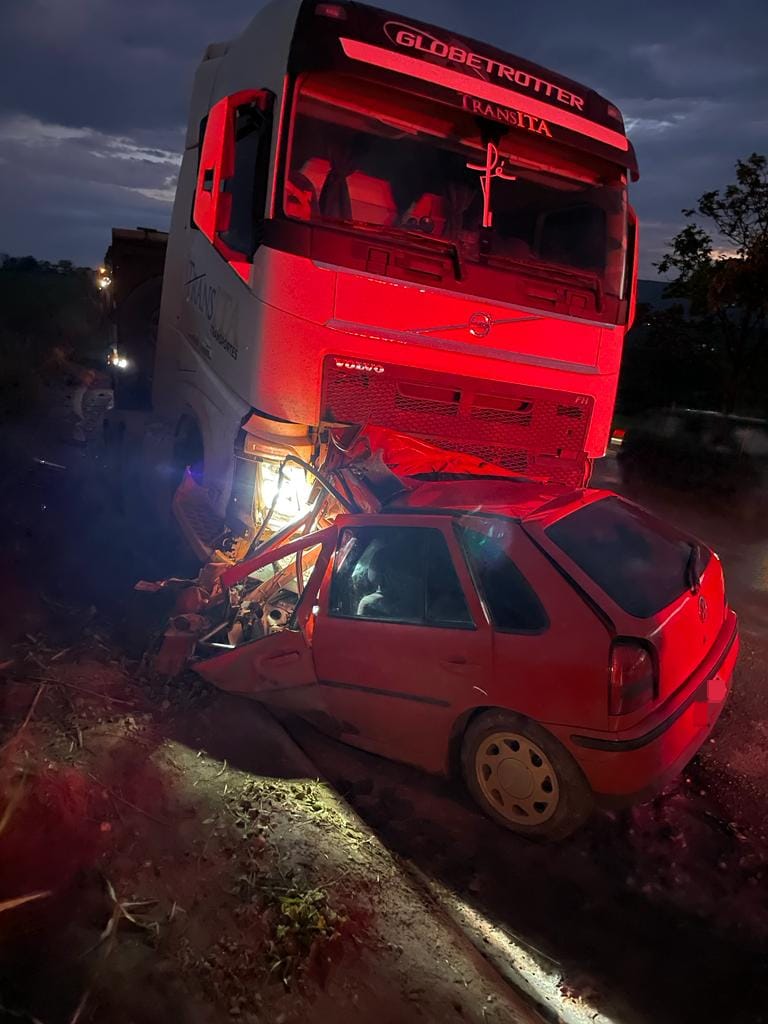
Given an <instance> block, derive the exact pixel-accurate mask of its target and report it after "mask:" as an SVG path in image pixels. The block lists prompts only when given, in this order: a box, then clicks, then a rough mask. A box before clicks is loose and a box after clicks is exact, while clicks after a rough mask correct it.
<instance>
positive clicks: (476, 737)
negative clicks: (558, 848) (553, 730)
mask: <svg viewBox="0 0 768 1024" xmlns="http://www.w3.org/2000/svg"><path fill="white" fill-rule="evenodd" d="M502 765H503V767H502ZM461 768H462V774H463V776H464V782H465V784H466V786H467V789H468V790H469V792H470V794H471V796H472V798H473V799H474V801H475V802H476V803H477V804H478V805H479V807H480V808H481V809H482V810H483V811H484V812H485V814H487V815H488V817H489V818H492V819H493V820H494V821H496V822H498V824H500V825H503V826H504V827H505V828H508V829H510V830H511V831H513V832H517V833H518V834H519V835H523V836H527V837H528V838H529V839H539V840H549V841H553V840H558V839H565V837H566V836H569V835H571V833H573V832H575V831H576V830H577V829H578V828H580V827H581V826H582V825H583V824H584V823H585V822H586V821H587V819H588V818H589V817H590V815H591V813H592V810H593V808H594V801H593V796H592V791H591V789H590V788H589V784H588V783H587V781H586V779H585V778H584V775H583V774H582V771H581V769H580V768H579V766H578V765H577V764H576V762H575V761H574V759H573V758H572V757H571V755H570V754H569V753H568V751H567V750H566V749H565V748H564V747H563V746H562V745H561V744H560V743H558V741H557V740H556V739H555V738H554V736H552V735H551V734H550V733H548V732H547V731H546V729H543V728H542V727H541V726H540V725H537V724H536V723H535V722H532V721H531V720H530V719H528V718H524V717H523V716H522V715H516V714H514V713H513V712H511V711H501V710H499V711H486V712H483V713H482V714H481V715H478V716H477V718H474V719H473V720H472V721H471V722H470V724H469V726H468V728H467V731H466V732H465V734H464V738H463V742H462V748H461Z"/></svg>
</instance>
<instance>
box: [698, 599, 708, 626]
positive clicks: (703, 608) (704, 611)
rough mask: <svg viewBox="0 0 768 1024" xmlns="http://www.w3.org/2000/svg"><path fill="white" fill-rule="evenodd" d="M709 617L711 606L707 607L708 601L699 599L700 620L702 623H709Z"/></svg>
mask: <svg viewBox="0 0 768 1024" xmlns="http://www.w3.org/2000/svg"><path fill="white" fill-rule="evenodd" d="M708 615H709V606H708V605H707V602H706V599H705V598H703V597H700V598H699V618H700V619H701V621H702V622H706V621H707V616H708Z"/></svg>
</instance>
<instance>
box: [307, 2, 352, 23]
mask: <svg viewBox="0 0 768 1024" xmlns="http://www.w3.org/2000/svg"><path fill="white" fill-rule="evenodd" d="M315 14H319V15H320V17H321V18H334V19H335V20H336V21H346V20H347V12H346V11H345V10H344V8H343V7H342V6H341V4H318V5H317V7H316V8H315Z"/></svg>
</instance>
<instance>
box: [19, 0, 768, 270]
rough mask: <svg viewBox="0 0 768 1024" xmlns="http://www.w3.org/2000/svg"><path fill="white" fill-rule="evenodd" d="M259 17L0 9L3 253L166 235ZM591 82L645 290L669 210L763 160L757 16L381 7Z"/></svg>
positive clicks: (185, 11) (682, 5) (35, 0)
mask: <svg viewBox="0 0 768 1024" xmlns="http://www.w3.org/2000/svg"><path fill="white" fill-rule="evenodd" d="M259 6H261V5H260V2H259V0H0V252H10V253H13V254H16V255H23V254H26V253H32V254H33V255H35V256H38V257H41V258H47V259H63V258H67V259H73V260H74V261H76V262H78V263H82V264H97V263H98V262H99V261H100V259H101V257H102V255H103V252H104V249H105V248H106V245H107V243H108V240H109V229H110V227H111V226H112V225H114V224H120V225H126V226H134V225H137V224H141V225H146V226H158V227H165V226H166V225H167V222H168V217H169V215H170V204H171V200H172V197H173V187H174V180H175V175H176V170H177V162H178V157H177V154H178V152H179V150H180V147H181V144H182V132H183V126H184V123H185V120H186V105H187V95H188V92H189V88H190V83H191V79H192V74H193V71H194V68H195V65H196V63H197V61H198V60H199V58H200V56H201V54H202V52H203V49H204V47H205V45H206V44H207V43H208V42H210V41H213V40H221V39H226V38H229V37H230V36H232V35H234V34H236V33H237V32H238V31H239V30H240V29H241V28H242V26H243V25H245V24H246V23H247V21H248V20H249V18H250V17H251V16H252V15H253V13H254V12H255V11H256V10H257V9H258V8H259ZM381 6H384V7H387V8H390V9H392V10H396V11H401V12H403V13H405V14H410V15H411V16H412V17H420V18H422V19H423V20H425V21H431V22H436V23H439V24H444V25H445V26H446V27H452V28H455V29H456V30H457V31H459V32H464V33H465V34H467V35H471V36H475V37H476V38H479V39H487V40H489V41H492V42H493V43H495V44H496V45H498V46H501V47H502V48H504V49H508V50H509V51H510V52H512V53H516V54H518V55H520V56H522V57H527V58H529V59H531V60H535V61H538V62H539V63H541V64H544V65H545V66H548V67H550V68H552V69H554V70H556V71H559V72H561V73H563V74H566V75H569V76H571V77H572V78H575V79H577V80H579V81H582V82H584V83H585V84H586V85H589V86H591V87H593V88H595V89H597V90H598V91H599V92H602V93H603V94H604V95H606V96H607V97H608V98H609V99H611V100H612V101H613V102H615V103H616V104H617V105H618V106H619V107H620V109H621V110H622V112H623V114H624V116H625V120H626V122H627V125H628V127H629V129H630V134H631V137H632V139H633V141H634V144H635V147H636V149H637V152H638V157H639V160H640V167H641V175H642V177H641V181H640V182H639V184H638V185H636V186H635V188H634V192H633V200H634V203H635V206H636V208H637V210H638V212H639V215H640V220H641V226H642V235H641V237H642V250H643V252H642V264H641V271H642V273H643V274H644V276H651V275H652V274H653V273H654V271H653V269H652V266H651V264H652V263H653V262H654V261H655V260H657V259H658V257H659V255H660V253H661V251H662V250H663V247H664V242H665V240H666V239H668V238H670V237H671V236H672V235H673V234H674V233H675V231H676V230H677V228H678V227H679V226H680V223H681V219H682V218H681V216H680V208H681V207H683V206H688V205H690V204H691V203H692V202H693V201H694V200H695V199H696V197H697V196H698V195H699V194H700V193H701V192H702V191H704V190H705V189H708V188H715V187H719V186H722V185H723V184H725V183H727V182H728V181H729V180H731V178H732V168H733V164H734V161H735V160H736V158H737V157H740V156H747V155H748V154H749V153H751V152H752V151H753V150H757V151H758V152H766V151H768V57H767V56H766V50H767V49H768V46H767V44H768V2H767V0H728V2H725V0H723V2H714V0H614V2H613V3H611V4H608V3H605V2H602V0H580V2H573V0H571V2H570V3H568V4H564V3H553V2H546V0H537V2H533V3H531V2H528V3H521V2H519V0H432V2H430V0H389V2H388V3H387V2H384V3H381Z"/></svg>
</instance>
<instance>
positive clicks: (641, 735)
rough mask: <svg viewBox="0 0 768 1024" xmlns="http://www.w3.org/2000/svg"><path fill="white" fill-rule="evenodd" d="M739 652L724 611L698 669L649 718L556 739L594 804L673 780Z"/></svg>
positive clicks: (721, 702)
mask: <svg viewBox="0 0 768 1024" xmlns="http://www.w3.org/2000/svg"><path fill="white" fill-rule="evenodd" d="M738 652H739V634H738V624H737V619H736V616H735V614H734V613H733V612H729V614H728V616H727V618H726V621H725V623H724V626H723V629H722V630H721V632H720V636H719V637H718V641H717V643H716V644H715V645H714V646H713V649H712V651H711V652H710V655H709V656H708V657H707V658H706V660H705V661H704V663H703V664H702V665H701V667H700V668H699V670H698V671H697V672H696V673H695V674H694V676H693V677H692V678H691V679H690V680H689V681H688V683H687V684H686V685H685V686H684V687H683V688H682V689H681V690H680V691H679V692H678V693H677V694H675V696H674V698H673V699H672V701H669V702H667V704H666V705H664V707H663V708H661V709H660V710H659V712H657V713H656V714H655V715H653V716H651V718H649V719H646V720H645V721H644V722H642V723H641V724H640V725H639V726H637V727H635V728H633V729H627V730H625V731H623V732H612V733H606V732H603V733H598V732H589V733H586V732H584V733H581V732H579V733H577V732H574V731H573V730H568V735H567V736H562V735H561V737H560V738H561V739H562V740H563V741H564V742H565V743H566V745H567V746H568V748H569V749H570V751H571V753H572V754H573V755H574V757H575V758H576V760H577V761H578V763H579V765H580V766H581V769H582V771H583V772H584V774H585V776H586V777H587V780H588V782H589V784H590V786H591V787H592V790H593V792H594V793H595V796H596V798H597V799H598V801H599V802H601V803H604V804H614V805H615V804H622V803H629V802H632V801H634V800H638V799H641V798H642V797H644V796H647V795H650V794H652V793H653V792H655V791H657V790H658V789H659V788H661V787H662V786H663V785H664V784H665V783H666V782H667V781H669V779H671V778H674V776H675V775H677V774H678V773H679V772H680V771H682V769H683V768H684V767H685V765H686V764H687V763H688V762H689V761H690V760H691V758H692V757H693V756H694V755H695V754H696V752H697V751H698V750H699V749H700V747H701V746H702V744H703V743H704V742H705V741H706V739H707V737H708V736H709V734H710V733H711V732H712V729H713V728H714V727H715V723H716V722H717V720H718V718H719V717H720V713H721V712H722V710H723V707H724V706H725V702H726V700H727V697H728V694H729V693H730V689H731V683H732V680H733V670H734V666H735V664H736V658H737V656H738Z"/></svg>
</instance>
